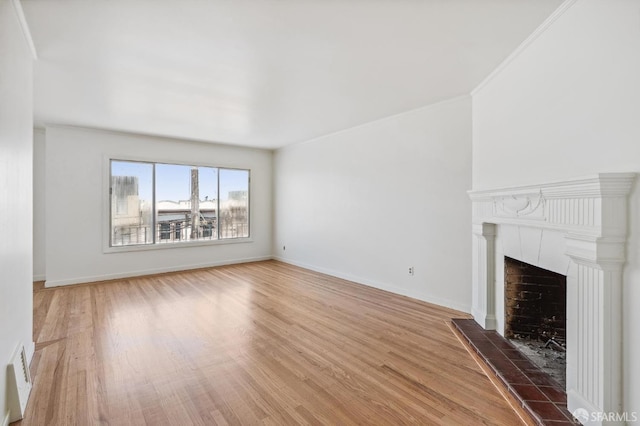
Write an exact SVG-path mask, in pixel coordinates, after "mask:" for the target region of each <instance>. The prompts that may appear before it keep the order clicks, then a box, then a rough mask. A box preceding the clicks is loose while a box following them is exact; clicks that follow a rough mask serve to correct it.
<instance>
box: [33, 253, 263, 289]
mask: <svg viewBox="0 0 640 426" xmlns="http://www.w3.org/2000/svg"><path fill="white" fill-rule="evenodd" d="M271 259H272V257H271V256H260V257H248V258H243V259H231V260H225V261H220V262H207V263H199V264H193V265H179V266H170V267H166V268H153V269H142V270H137V271H127V272H119V273H116V274H104V275H92V276H86V277H79V278H72V279H61V280H55V281H46V282H45V285H44V286H45V287H46V288H49V287H60V286H65V285H73V284H86V283H92V282H97V281H109V280H118V279H124V278H133V277H140V276H144V275H155V274H164V273H167V272H180V271H189V270H192V269H202V268H213V267H216V266H225V265H235V264H238V263H249V262H260V261H263V260H271Z"/></svg>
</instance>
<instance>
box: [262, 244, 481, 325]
mask: <svg viewBox="0 0 640 426" xmlns="http://www.w3.org/2000/svg"><path fill="white" fill-rule="evenodd" d="M273 259H274V260H278V261H280V262H284V263H288V264H291V265H294V266H299V267H301V268H305V269H310V270H312V271H315V272H320V273H321V274H326V275H331V276H332V277H336V278H341V279H343V280H347V281H353V282H355V283H357V284H362V285H366V286H368V287H373V288H377V289H379V290H384V291H388V292H390V293H395V294H399V295H401V296H407V297H411V298H413V299H418V300H421V301H423V302H427V303H433V304H434V305H439V306H444V307H445V308H450V309H455V310H456V311H461V312H464V313H469V312H471V305H463V304H460V303H458V302H455V301H452V300H447V299H442V298H439V297H433V296H431V295H428V294H424V293H420V292H415V291H407V290H405V289H403V288H401V287H397V286H394V285H392V284H388V283H383V282H379V281H374V280H370V279H367V278H362V277H358V276H355V275H351V274H347V273H345V272H341V271H334V270H332V269H328V268H323V267H319V266H315V265H310V264H308V263H304V262H298V261H296V260H292V259H287V258H283V257H279V256H274V257H273Z"/></svg>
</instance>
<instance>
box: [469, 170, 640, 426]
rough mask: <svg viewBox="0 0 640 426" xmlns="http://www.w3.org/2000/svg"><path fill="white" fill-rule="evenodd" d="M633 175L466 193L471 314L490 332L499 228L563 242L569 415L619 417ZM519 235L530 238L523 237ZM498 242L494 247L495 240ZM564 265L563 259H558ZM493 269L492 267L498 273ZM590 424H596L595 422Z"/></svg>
mask: <svg viewBox="0 0 640 426" xmlns="http://www.w3.org/2000/svg"><path fill="white" fill-rule="evenodd" d="M635 179H636V175H635V174H634V173H602V174H598V175H595V176H590V177H586V178H579V179H571V180H566V181H562V182H552V183H546V184H540V185H528V186H520V187H511V188H501V189H491V190H474V191H469V196H470V198H471V200H472V206H473V234H474V239H475V244H474V245H473V267H474V272H473V300H472V314H473V316H474V318H475V320H476V321H477V322H478V323H479V324H480V325H482V326H483V327H485V328H487V329H495V328H496V308H495V305H496V301H497V302H498V303H500V300H501V298H502V295H496V294H495V293H496V291H495V287H496V281H495V277H496V267H500V265H503V262H504V260H503V259H500V258H499V257H498V256H496V253H495V250H496V249H495V247H496V244H497V242H498V241H499V239H500V238H501V237H500V232H497V231H498V228H499V227H500V225H514V226H517V227H519V229H520V228H534V229H542V230H545V229H548V230H552V231H556V232H560V233H561V234H562V235H564V241H565V247H566V252H565V256H566V258H568V262H570V267H569V273H568V275H567V293H568V294H567V313H568V317H567V366H568V368H570V369H571V370H570V371H569V370H568V371H567V396H568V408H569V411H574V410H576V409H578V408H583V409H586V410H587V411H588V412H621V410H622V408H623V407H622V389H621V386H620V383H621V382H622V340H621V338H622V316H621V308H622V296H621V289H622V266H623V264H624V262H625V260H626V259H625V245H626V240H627V233H628V231H627V198H628V195H629V193H630V191H631V187H632V185H633V183H634V181H635ZM522 234H523V235H526V234H528V233H526V232H523V233H522ZM496 239H498V240H496ZM561 257H562V256H561ZM497 265H498V266H497ZM589 424H601V423H599V422H595V423H589Z"/></svg>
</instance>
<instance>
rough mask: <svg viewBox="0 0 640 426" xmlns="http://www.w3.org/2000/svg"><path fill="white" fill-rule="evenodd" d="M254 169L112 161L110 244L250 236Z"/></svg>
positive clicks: (128, 244)
mask: <svg viewBox="0 0 640 426" xmlns="http://www.w3.org/2000/svg"><path fill="white" fill-rule="evenodd" d="M249 181H250V171H249V170H241V169H225V168H219V167H204V166H192V165H183V164H165V163H148V162H138V161H124V160H111V162H110V185H111V186H110V188H109V194H110V204H111V209H110V212H111V213H110V225H109V226H110V241H109V245H110V246H111V247H118V246H130V245H145V244H170V243H177V242H184V241H198V240H225V239H233V238H248V237H249Z"/></svg>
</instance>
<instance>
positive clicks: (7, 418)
mask: <svg viewBox="0 0 640 426" xmlns="http://www.w3.org/2000/svg"><path fill="white" fill-rule="evenodd" d="M10 414H11V413H10V412H9V411H7V414H6V415H5V416H4V420H3V421H2V426H9V415H10Z"/></svg>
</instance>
